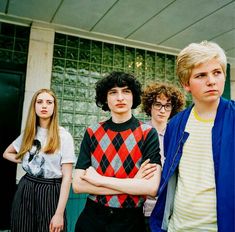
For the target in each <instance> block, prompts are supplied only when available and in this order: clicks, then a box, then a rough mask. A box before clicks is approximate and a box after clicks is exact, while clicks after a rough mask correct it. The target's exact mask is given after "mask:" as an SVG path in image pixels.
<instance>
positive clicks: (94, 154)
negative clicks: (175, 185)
mask: <svg viewBox="0 0 235 232" xmlns="http://www.w3.org/2000/svg"><path fill="white" fill-rule="evenodd" d="M148 158H150V160H151V162H152V163H157V164H161V161H160V154H159V143H158V135H157V131H156V130H155V129H154V128H153V127H151V126H149V125H147V124H144V123H142V122H140V121H139V120H138V119H136V118H135V117H134V116H132V118H131V119H130V120H128V121H127V122H124V123H120V124H116V123H114V122H112V120H111V119H109V120H108V121H105V122H101V123H97V124H96V125H93V126H91V127H88V128H87V130H86V132H85V135H84V138H83V141H82V144H81V149H80V154H79V157H78V160H77V164H76V168H77V169H86V168H88V167H89V166H93V167H94V168H95V169H96V171H97V172H98V173H99V174H101V175H104V176H109V177H116V178H133V177H134V176H135V174H136V173H137V172H138V170H139V168H140V165H141V163H142V162H143V161H145V160H146V159H148ZM89 198H90V199H91V200H94V201H95V202H99V203H101V204H103V205H105V206H109V207H116V208H134V207H141V206H142V205H143V202H144V201H145V197H144V196H133V195H128V194H120V195H89Z"/></svg>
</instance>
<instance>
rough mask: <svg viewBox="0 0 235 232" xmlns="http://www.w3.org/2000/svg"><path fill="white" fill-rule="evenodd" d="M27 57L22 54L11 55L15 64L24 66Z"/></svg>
mask: <svg viewBox="0 0 235 232" xmlns="http://www.w3.org/2000/svg"><path fill="white" fill-rule="evenodd" d="M27 58H28V55H27V54H26V53H22V52H14V53H13V62H14V63H16V64H26V63H27Z"/></svg>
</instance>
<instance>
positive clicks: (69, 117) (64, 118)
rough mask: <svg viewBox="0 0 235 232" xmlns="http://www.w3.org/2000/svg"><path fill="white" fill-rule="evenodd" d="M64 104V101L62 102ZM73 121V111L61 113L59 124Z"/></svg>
mask: <svg viewBox="0 0 235 232" xmlns="http://www.w3.org/2000/svg"><path fill="white" fill-rule="evenodd" d="M62 104H64V103H62ZM69 123H73V113H65V112H62V113H61V124H69Z"/></svg>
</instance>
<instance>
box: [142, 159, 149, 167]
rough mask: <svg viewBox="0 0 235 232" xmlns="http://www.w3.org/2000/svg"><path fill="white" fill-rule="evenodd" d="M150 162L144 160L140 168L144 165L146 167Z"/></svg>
mask: <svg viewBox="0 0 235 232" xmlns="http://www.w3.org/2000/svg"><path fill="white" fill-rule="evenodd" d="M149 162H150V159H146V160H145V161H144V162H143V163H142V164H141V166H140V167H144V166H145V165H147V164H148V163H149Z"/></svg>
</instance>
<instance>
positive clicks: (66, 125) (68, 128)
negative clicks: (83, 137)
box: [62, 123, 73, 136]
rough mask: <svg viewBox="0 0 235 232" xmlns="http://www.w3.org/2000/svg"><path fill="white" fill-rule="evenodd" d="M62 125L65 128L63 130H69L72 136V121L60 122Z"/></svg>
mask: <svg viewBox="0 0 235 232" xmlns="http://www.w3.org/2000/svg"><path fill="white" fill-rule="evenodd" d="M62 126H63V127H64V128H65V130H67V131H68V132H70V133H71V135H72V136H73V124H72V123H67V124H62Z"/></svg>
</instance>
